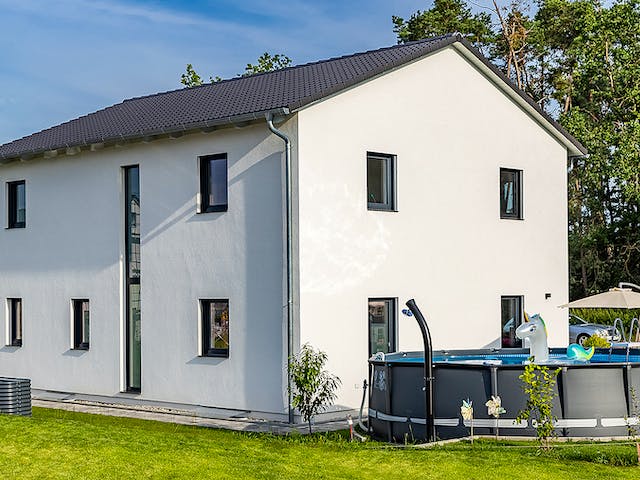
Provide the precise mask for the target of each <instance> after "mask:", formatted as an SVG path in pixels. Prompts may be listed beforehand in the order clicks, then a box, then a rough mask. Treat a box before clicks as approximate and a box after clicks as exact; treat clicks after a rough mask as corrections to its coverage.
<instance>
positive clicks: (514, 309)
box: [501, 296, 524, 348]
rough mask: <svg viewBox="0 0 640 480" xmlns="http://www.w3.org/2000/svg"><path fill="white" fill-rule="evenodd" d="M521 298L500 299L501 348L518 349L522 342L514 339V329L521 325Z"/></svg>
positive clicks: (516, 338)
mask: <svg viewBox="0 0 640 480" xmlns="http://www.w3.org/2000/svg"><path fill="white" fill-rule="evenodd" d="M522 304H523V298H522V297H521V296H508V297H501V310H502V321H501V325H502V347H503V348H520V347H522V340H520V339H519V338H518V337H516V329H517V328H518V327H519V326H520V325H521V324H522V318H523V314H522V312H523V311H524V310H523V305H522Z"/></svg>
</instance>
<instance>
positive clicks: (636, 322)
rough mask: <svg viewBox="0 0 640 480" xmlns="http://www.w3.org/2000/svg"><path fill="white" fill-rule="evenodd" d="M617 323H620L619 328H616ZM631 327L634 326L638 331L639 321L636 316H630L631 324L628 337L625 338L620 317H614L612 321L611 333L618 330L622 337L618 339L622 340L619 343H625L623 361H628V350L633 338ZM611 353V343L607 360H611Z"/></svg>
mask: <svg viewBox="0 0 640 480" xmlns="http://www.w3.org/2000/svg"><path fill="white" fill-rule="evenodd" d="M618 324H619V325H620V329H618V328H617V327H618ZM633 327H636V334H637V333H638V329H639V328H640V323H638V319H637V318H635V317H634V318H632V319H631V326H630V327H629V337H628V339H627V337H625V335H624V324H623V323H622V319H620V318H616V319H615V320H614V322H613V333H614V335H615V333H616V332H620V336H621V337H622V338H621V339H620V340H622V342H621V343H626V344H627V354H626V357H625V361H626V362H627V363H629V355H630V350H631V343H632V342H631V339H632V338H633ZM612 354H613V343H611V346H610V347H609V361H611V355H612Z"/></svg>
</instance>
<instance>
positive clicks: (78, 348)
mask: <svg viewBox="0 0 640 480" xmlns="http://www.w3.org/2000/svg"><path fill="white" fill-rule="evenodd" d="M71 350H77V351H80V352H88V351H89V345H87V346H86V347H83V346H77V347H73V348H72V349H71Z"/></svg>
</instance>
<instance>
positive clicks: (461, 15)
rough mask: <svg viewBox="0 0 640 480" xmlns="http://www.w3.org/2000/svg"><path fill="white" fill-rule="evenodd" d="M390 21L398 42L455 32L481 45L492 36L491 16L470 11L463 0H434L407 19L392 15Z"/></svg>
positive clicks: (488, 41)
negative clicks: (430, 5)
mask: <svg viewBox="0 0 640 480" xmlns="http://www.w3.org/2000/svg"><path fill="white" fill-rule="evenodd" d="M392 20H393V25H394V26H393V31H394V32H395V33H396V35H397V36H398V42H399V43H403V42H412V41H414V40H420V39H422V38H428V37H434V36H438V35H444V34H447V33H454V32H458V33H460V34H462V35H463V36H464V37H465V38H466V39H467V40H469V41H470V42H472V43H473V44H474V45H476V46H478V47H480V48H482V47H483V46H485V45H487V44H490V43H492V42H493V40H494V37H495V34H494V32H493V31H492V30H491V15H489V14H488V13H486V12H482V13H477V14H474V13H472V12H471V9H470V8H469V7H468V6H467V5H466V4H465V3H464V0H435V1H434V2H433V7H432V8H430V9H428V10H424V11H420V10H418V11H417V12H416V13H414V14H413V15H411V17H409V19H408V20H405V19H404V18H402V17H398V16H395V15H394V16H393V17H392Z"/></svg>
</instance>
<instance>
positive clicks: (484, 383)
mask: <svg viewBox="0 0 640 480" xmlns="http://www.w3.org/2000/svg"><path fill="white" fill-rule="evenodd" d="M565 353H566V350H564V349H550V361H549V365H548V366H549V367H550V368H560V369H561V371H560V374H559V375H558V377H557V382H556V385H555V394H556V395H555V399H554V404H553V414H554V415H555V416H556V417H557V418H558V422H557V424H556V433H557V434H558V435H559V436H567V437H603V436H606V437H609V436H624V435H627V434H628V428H629V427H628V426H629V425H630V424H631V425H635V421H636V419H635V418H632V417H635V416H636V415H637V414H638V413H637V412H634V406H633V404H634V392H637V397H638V398H639V399H640V350H637V349H632V350H630V351H629V352H627V350H626V349H613V350H612V351H611V352H610V351H609V349H606V350H598V351H597V352H596V354H595V355H594V356H593V358H591V360H590V361H589V362H588V363H580V362H571V361H570V360H567V359H566V356H564V354H565ZM528 357H529V349H508V350H507V349H505V350H495V349H494V350H465V351H440V352H433V374H432V375H433V379H434V380H433V405H432V408H433V415H434V423H435V429H436V435H437V437H438V438H442V439H446V438H456V437H463V436H466V435H468V434H469V428H468V425H465V423H463V420H462V417H461V416H460V405H461V403H462V400H464V399H467V398H469V399H471V400H472V401H473V407H474V432H475V433H477V434H479V435H482V434H493V433H495V427H496V420H495V418H493V417H490V416H489V415H488V414H487V408H486V407H485V402H486V401H487V400H488V399H490V398H491V395H499V396H500V397H501V399H502V406H503V407H504V408H505V409H506V413H505V414H503V415H502V416H501V417H500V420H499V422H500V423H499V430H500V435H526V436H535V429H534V428H533V426H532V424H531V422H523V423H516V422H515V418H516V416H517V415H518V412H519V411H520V410H522V409H523V408H524V407H525V404H526V398H525V395H524V393H523V383H522V380H520V379H519V378H518V377H519V376H520V375H521V374H522V372H523V371H524V368H525V365H524V364H523V362H524V361H526V359H527V358H528ZM369 365H370V379H369V380H370V382H369V383H370V385H371V389H370V391H369V428H370V429H371V433H372V434H374V435H376V436H377V437H380V438H384V439H387V440H389V441H396V442H403V441H405V440H407V439H408V440H423V439H425V438H426V437H427V435H426V434H427V431H426V428H425V425H426V421H425V416H426V415H425V410H426V408H425V403H426V400H425V388H424V385H425V382H424V353H423V352H410V353H403V352H399V353H392V354H388V355H386V356H385V358H384V360H375V359H371V360H369Z"/></svg>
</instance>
